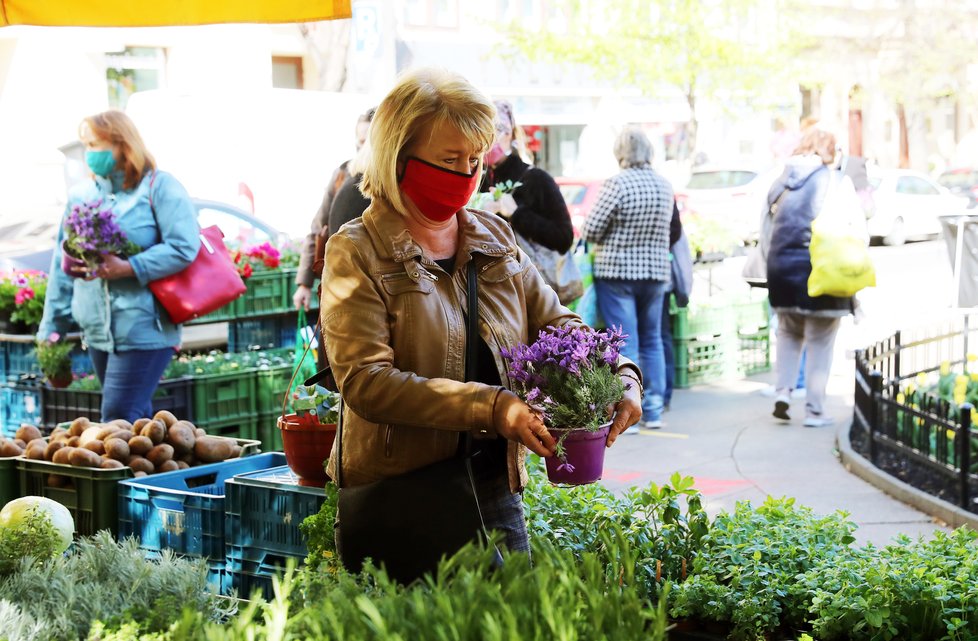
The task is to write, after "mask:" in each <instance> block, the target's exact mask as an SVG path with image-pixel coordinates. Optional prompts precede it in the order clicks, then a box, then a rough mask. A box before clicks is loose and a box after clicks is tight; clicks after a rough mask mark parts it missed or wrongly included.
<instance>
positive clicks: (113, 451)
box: [105, 438, 129, 462]
mask: <svg viewBox="0 0 978 641" xmlns="http://www.w3.org/2000/svg"><path fill="white" fill-rule="evenodd" d="M105 454H106V455H107V456H108V457H109V458H114V459H115V460H117V461H122V462H126V461H128V460H129V443H128V441H125V440H123V439H121V438H110V439H109V440H107V441H105Z"/></svg>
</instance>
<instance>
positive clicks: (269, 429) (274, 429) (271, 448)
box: [258, 409, 283, 452]
mask: <svg viewBox="0 0 978 641" xmlns="http://www.w3.org/2000/svg"><path fill="white" fill-rule="evenodd" d="M281 415H282V410H281V409H278V410H275V411H273V412H265V413H262V414H259V415H258V440H259V441H261V450H262V452H281V451H283V447H282V430H280V429H279V428H278V419H279V417H280V416H281Z"/></svg>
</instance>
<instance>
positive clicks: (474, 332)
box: [289, 257, 485, 529]
mask: <svg viewBox="0 0 978 641" xmlns="http://www.w3.org/2000/svg"><path fill="white" fill-rule="evenodd" d="M467 275H468V279H467V280H468V282H467V283H466V284H467V287H468V301H467V302H468V314H467V315H466V317H465V380H466V381H467V382H468V381H474V380H475V378H476V376H477V374H478V363H477V360H478V354H479V343H478V341H479V276H478V273H477V272H476V269H475V260H474V259H473V258H471V257H470V258H469V262H468V273H467ZM294 377H295V374H293V378H294ZM291 385H292V383H289V386H290V387H291ZM343 410H344V408H343V396H342V395H341V396H340V407H339V417H338V418H337V419H336V485H337V487H343ZM459 450H460V451H464V453H465V454H469V453H470V452H471V450H472V436H471V435H470V434H469V433H468V432H465V433H464V434H463V435H462V441H461V442H460V443H459ZM466 468H467V470H468V473H469V481H470V482H471V483H472V489H473V492H474V491H475V481H474V478H473V475H472V463H471V461H467V462H466ZM476 504H478V497H476ZM479 517H480V518H481V517H482V509H481V507H480V509H479ZM482 527H483V529H485V523H483V526H482Z"/></svg>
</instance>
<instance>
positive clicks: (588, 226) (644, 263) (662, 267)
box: [582, 167, 673, 281]
mask: <svg viewBox="0 0 978 641" xmlns="http://www.w3.org/2000/svg"><path fill="white" fill-rule="evenodd" d="M672 208H673V191H672V185H670V184H669V181H668V180H666V179H665V178H663V177H662V176H660V175H659V174H658V173H657V172H656V171H655V170H653V169H652V168H651V167H640V168H630V169H623V170H622V171H621V173H619V174H618V175H617V176H612V177H611V178H609V179H608V180H606V181H605V183H604V186H603V187H602V188H601V193H600V194H599V195H598V200H597V202H596V203H595V204H594V208H593V209H592V210H591V213H590V214H589V215H588V217H587V220H586V221H585V222H584V230H583V232H582V235H583V236H584V239H585V240H587V241H588V242H589V243H591V244H592V245H593V246H594V276H595V278H620V279H624V280H662V281H668V280H670V278H671V271H670V267H669V222H670V220H671V219H672Z"/></svg>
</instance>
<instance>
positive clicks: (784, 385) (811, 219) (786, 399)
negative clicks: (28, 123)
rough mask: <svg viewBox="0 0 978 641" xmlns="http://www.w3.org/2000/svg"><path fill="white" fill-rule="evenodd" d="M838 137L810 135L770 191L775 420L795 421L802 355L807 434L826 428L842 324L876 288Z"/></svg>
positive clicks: (824, 133) (769, 269)
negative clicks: (793, 403) (839, 165)
mask: <svg viewBox="0 0 978 641" xmlns="http://www.w3.org/2000/svg"><path fill="white" fill-rule="evenodd" d="M835 166H836V143H835V136H834V135H832V134H831V133H829V132H827V131H823V130H820V129H814V128H813V129H810V130H809V131H807V132H806V133H805V135H804V136H803V137H802V140H801V142H800V143H799V145H798V148H797V149H796V150H795V153H794V155H792V157H791V158H789V159H788V161H787V162H786V164H785V171H784V173H783V174H782V175H781V177H780V178H778V180H776V181H775V183H774V185H772V186H771V190H770V191H769V192H768V206H769V207H770V206H771V205H772V204H775V203H777V207H773V208H771V210H772V211H774V212H776V213H775V215H774V218H773V220H772V221H771V225H770V228H769V229H770V239H769V245H768V252H767V282H768V292H769V296H770V301H771V308H772V309H773V310H774V312H775V313H776V314H777V315H778V328H777V334H776V336H777V353H776V356H775V363H776V367H775V369H776V373H777V381H776V383H775V388H776V392H775V393H776V399H775V403H774V416H775V417H776V418H778V419H780V420H783V421H789V420H790V419H791V417H790V415H789V409H790V399H791V391H792V388H793V387H794V385H795V382H796V380H797V377H798V368H799V363H800V361H801V355H802V351H805V352H806V354H807V357H806V364H805V379H806V393H805V418H804V422H803V425H804V426H805V427H824V426H826V425H830V424H831V423H832V419H831V418H830V417H828V416H826V415H825V413H824V403H825V387H826V384H827V383H828V377H829V370H830V369H831V367H832V353H833V348H834V345H835V337H836V334H837V333H838V331H839V322H840V319H841V318H842V317H843V316H846V315H848V314H852V313H854V312H855V305H856V302H855V298H854V295H855V293H856V292H858V291H859V290H860V289H862V288H864V287H871V286H874V285H875V284H876V275H875V271H874V270H873V265H872V262H871V261H870V258H869V251H868V249H867V247H868V244H869V237H868V235H867V233H866V221H865V217H864V215H863V213H862V208H861V207H860V204H859V200H858V197H857V196H856V192H855V189H854V188H853V185H852V181H851V180H850V179H849V178H848V177H846V176H843V175H842V174H841V172H840V171H838V170H837V169H836V168H835Z"/></svg>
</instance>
